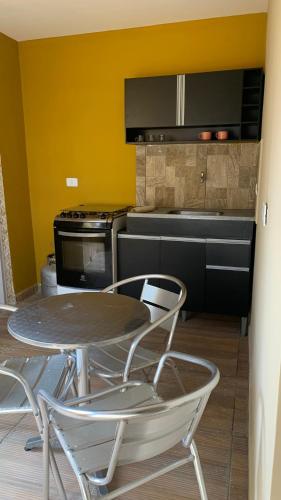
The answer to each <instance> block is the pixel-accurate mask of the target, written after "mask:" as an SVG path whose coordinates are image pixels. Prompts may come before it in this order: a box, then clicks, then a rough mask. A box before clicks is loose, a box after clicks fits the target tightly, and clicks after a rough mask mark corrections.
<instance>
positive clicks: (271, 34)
mask: <svg viewBox="0 0 281 500" xmlns="http://www.w3.org/2000/svg"><path fill="white" fill-rule="evenodd" d="M267 32H268V35H267V53H266V86H265V102H264V116H263V132H262V136H263V147H262V158H261V176H260V183H259V195H258V208H257V217H258V219H257V223H258V224H257V241H256V258H255V274H254V293H253V307H252V321H251V329H250V338H249V341H250V422H249V432H250V449H249V465H250V469H249V473H250V485H249V486H250V491H249V499H250V500H269V499H272V500H278V499H281V473H280V472H279V475H280V478H279V481H280V489H279V494H278V497H276V494H275V493H273V494H272V491H273V490H272V488H271V485H272V471H273V467H274V452H275V437H276V431H277V425H276V422H277V410H278V403H279V374H280V360H281V0H270V2H269V17H268V31H267ZM264 202H268V206H269V211H268V224H267V226H265V227H263V225H262V220H261V212H262V207H263V203H264ZM274 479H276V477H275V478H274ZM277 479H278V478H277ZM275 486H276V485H275ZM277 489H278V488H277ZM271 490H272V491H271ZM275 491H276V489H275V487H274V492H275Z"/></svg>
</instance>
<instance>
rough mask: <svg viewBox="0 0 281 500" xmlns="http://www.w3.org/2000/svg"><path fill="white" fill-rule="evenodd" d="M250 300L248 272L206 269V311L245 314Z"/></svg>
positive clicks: (249, 275)
mask: <svg viewBox="0 0 281 500" xmlns="http://www.w3.org/2000/svg"><path fill="white" fill-rule="evenodd" d="M250 301H251V274H250V272H247V271H237V270H223V269H206V310H207V312H211V313H217V314H233V315H237V316H247V314H248V312H249V308H250Z"/></svg>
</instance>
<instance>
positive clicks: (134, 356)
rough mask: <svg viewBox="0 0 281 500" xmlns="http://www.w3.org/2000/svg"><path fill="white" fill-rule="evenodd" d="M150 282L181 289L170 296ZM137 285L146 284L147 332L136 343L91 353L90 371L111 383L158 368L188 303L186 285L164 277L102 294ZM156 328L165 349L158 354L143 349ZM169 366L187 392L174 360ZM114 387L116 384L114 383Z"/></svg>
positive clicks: (149, 277) (116, 344) (146, 278)
mask: <svg viewBox="0 0 281 500" xmlns="http://www.w3.org/2000/svg"><path fill="white" fill-rule="evenodd" d="M151 280H158V281H161V282H162V283H163V282H166V286H167V285H168V286H169V287H171V285H172V286H173V287H174V288H177V289H178V292H177V293H175V292H171V291H168V290H166V289H164V288H160V287H159V286H155V285H151V284H150V283H149V281H151ZM138 281H144V283H143V287H142V292H141V297H140V301H141V302H144V303H145V304H146V305H147V307H148V308H149V310H150V317H151V322H150V324H148V325H146V327H145V329H144V330H143V331H142V332H141V333H140V334H138V335H137V336H136V337H135V338H134V339H133V341H128V340H126V341H123V342H114V343H113V344H110V345H107V346H104V347H92V348H91V347H90V348H89V349H88V355H89V365H90V369H92V371H93V372H94V374H95V375H97V376H99V377H100V378H102V379H104V380H106V381H107V382H108V383H110V381H111V380H112V379H117V378H123V381H127V380H128V377H129V375H130V373H132V372H135V371H136V370H145V369H147V368H149V367H153V366H155V365H157V364H158V362H159V360H160V357H161V354H163V352H167V351H169V350H170V349H171V345H172V341H173V336H174V332H175V327H176V323H177V319H178V315H179V311H180V309H181V307H182V306H183V304H184V302H185V300H186V295H187V292H186V288H185V286H184V284H183V283H182V282H181V281H180V280H179V279H177V278H175V277H174V276H169V275H163V274H146V275H142V276H133V277H131V278H128V279H125V280H122V281H118V282H117V283H114V284H113V285H110V286H108V287H107V288H105V289H104V290H103V292H104V293H109V292H115V291H117V290H118V288H119V287H121V286H124V285H128V284H131V283H135V282H138ZM157 327H158V331H159V330H161V333H162V334H163V341H164V348H163V349H162V351H161V352H155V351H151V350H149V349H145V348H143V347H142V346H140V345H139V344H140V342H141V341H142V340H143V339H144V338H145V337H146V336H147V335H148V334H149V333H150V332H152V331H153V330H155V329H156V328H157ZM166 337H167V338H166ZM169 366H170V368H171V369H172V370H173V372H174V375H175V377H176V379H177V381H178V383H179V385H180V387H181V389H182V391H183V392H185V388H184V386H183V383H182V381H181V378H180V376H179V373H178V371H177V368H176V364H175V363H174V361H173V360H172V361H171V362H170V363H169ZM111 385H113V384H112V383H111Z"/></svg>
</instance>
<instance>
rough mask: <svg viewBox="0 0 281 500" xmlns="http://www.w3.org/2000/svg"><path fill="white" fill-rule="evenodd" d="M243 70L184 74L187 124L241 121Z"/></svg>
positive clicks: (218, 123)
mask: <svg viewBox="0 0 281 500" xmlns="http://www.w3.org/2000/svg"><path fill="white" fill-rule="evenodd" d="M243 73H244V71H243V70H233V71H214V72H210V73H194V74H189V75H185V107H184V125H185V126H200V125H206V126H208V125H236V124H240V122H241V105H242V88H243Z"/></svg>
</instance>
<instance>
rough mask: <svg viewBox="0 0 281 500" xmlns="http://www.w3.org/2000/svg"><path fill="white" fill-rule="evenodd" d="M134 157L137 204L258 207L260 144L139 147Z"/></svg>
mask: <svg viewBox="0 0 281 500" xmlns="http://www.w3.org/2000/svg"><path fill="white" fill-rule="evenodd" d="M136 156H137V180H136V184H137V205H140V206H142V205H155V206H158V207H161V206H162V207H164V206H165V207H167V206H168V207H194V208H211V209H220V208H254V207H255V202H256V196H255V185H256V182H257V174H258V156H259V145H258V144H256V143H235V144H175V145H147V146H137V153H136ZM202 173H203V175H204V179H205V180H204V182H201V175H202Z"/></svg>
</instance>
